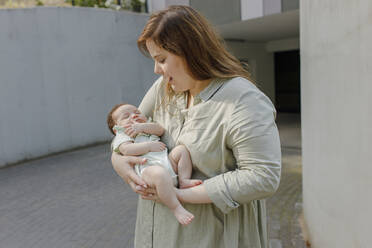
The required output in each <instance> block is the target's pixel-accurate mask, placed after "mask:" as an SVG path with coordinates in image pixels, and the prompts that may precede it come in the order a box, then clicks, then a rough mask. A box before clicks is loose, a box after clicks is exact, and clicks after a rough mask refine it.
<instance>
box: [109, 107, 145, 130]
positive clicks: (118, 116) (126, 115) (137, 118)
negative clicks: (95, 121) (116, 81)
mask: <svg viewBox="0 0 372 248" xmlns="http://www.w3.org/2000/svg"><path fill="white" fill-rule="evenodd" d="M146 121H147V118H146V116H144V115H143V114H142V113H141V112H140V111H139V110H138V109H137V107H135V106H133V105H130V104H126V103H120V104H116V105H115V106H114V107H113V108H112V109H111V111H110V113H109V114H108V115H107V125H108V128H109V129H110V131H111V133H112V134H114V135H115V133H114V130H113V128H114V126H115V125H119V126H124V125H125V124H130V123H138V122H139V123H144V122H146Z"/></svg>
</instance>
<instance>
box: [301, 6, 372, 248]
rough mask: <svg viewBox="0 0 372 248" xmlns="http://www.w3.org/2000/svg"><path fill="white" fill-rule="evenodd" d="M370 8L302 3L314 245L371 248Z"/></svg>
mask: <svg viewBox="0 0 372 248" xmlns="http://www.w3.org/2000/svg"><path fill="white" fill-rule="evenodd" d="M371 13H372V2H371V1H370V0H354V1H349V0H312V1H302V2H301V10H300V16H301V37H300V40H301V70H302V77H301V92H302V140H303V142H302V149H303V193H304V194H303V200H304V211H305V218H306V221H307V223H308V226H309V230H310V236H311V242H312V244H313V245H312V247H314V248H318V247H327V248H343V247H345V248H354V247H355V248H362V247H363V248H367V247H371V244H372V235H371V226H370V225H371V220H372V212H371V209H372V197H371V196H372V180H371V178H372V166H371V160H372V159H371V158H372V157H371V151H372V124H371V123H372V71H371V68H372V53H371V51H372V15H371Z"/></svg>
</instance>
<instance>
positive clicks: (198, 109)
mask: <svg viewBox="0 0 372 248" xmlns="http://www.w3.org/2000/svg"><path fill="white" fill-rule="evenodd" d="M137 43H138V47H139V49H140V50H141V52H143V53H144V54H145V55H147V56H151V57H152V58H153V60H154V62H155V68H154V71H155V73H156V74H159V75H161V77H160V78H159V79H158V80H157V81H156V82H155V83H154V84H153V86H152V87H151V88H150V90H149V91H148V92H147V94H146V95H145V97H144V98H143V100H142V103H141V105H140V107H139V109H140V110H141V112H142V113H143V114H145V115H146V116H149V117H152V119H153V121H154V122H157V123H159V124H160V125H161V126H163V127H164V129H165V130H166V131H165V133H164V134H163V136H162V137H161V140H162V141H163V142H164V143H165V144H166V145H167V147H168V149H169V150H172V148H174V147H175V146H177V145H180V144H182V145H184V146H186V147H187V149H188V150H189V152H190V155H191V159H192V163H193V174H192V178H194V179H201V180H203V183H202V184H201V185H198V186H195V187H191V188H187V189H176V192H177V197H178V199H179V200H180V202H181V203H182V205H183V206H184V207H185V209H187V210H188V211H190V212H191V213H192V214H193V215H194V216H195V218H194V219H193V221H192V222H191V223H190V224H189V225H187V226H182V225H180V224H179V223H178V221H177V220H176V219H175V218H174V217H173V214H172V212H171V211H170V210H169V209H168V208H167V207H166V206H165V205H163V204H162V203H161V202H159V199H158V198H157V194H156V189H152V188H145V187H143V186H144V185H145V183H144V181H143V180H142V179H141V178H140V177H139V176H138V175H137V174H136V173H135V172H134V169H133V166H134V165H135V164H136V163H143V161H141V159H140V158H138V157H130V156H121V155H119V154H117V153H113V154H112V163H113V167H114V169H115V171H116V172H117V173H118V174H119V175H120V176H121V177H122V178H123V179H124V180H125V181H126V182H127V183H128V184H129V185H130V186H131V188H132V189H133V190H134V191H135V192H136V193H138V194H140V195H141V196H142V197H141V198H140V199H139V202H138V209H137V222H136V231H135V247H137V248H142V247H153V248H160V247H161V248H164V247H165V248H176V247H177V248H184V247H200V248H209V247H211V248H222V247H223V248H238V247H252V248H253V247H255V248H258V247H262V248H267V247H268V237H267V222H266V207H265V200H264V199H265V198H267V197H269V196H271V195H272V194H273V193H274V192H275V191H276V189H277V188H278V186H279V181H280V171H281V152H280V141H279V135H278V130H277V127H276V124H275V109H274V107H273V105H272V103H271V101H270V100H269V98H268V97H266V96H265V95H264V94H263V93H262V92H261V91H260V90H259V89H258V88H257V87H256V86H255V85H254V84H253V83H252V81H251V80H250V75H249V73H248V72H247V71H245V70H244V69H243V67H242V66H241V64H240V63H239V61H238V60H237V59H236V58H235V57H234V56H233V55H231V54H230V53H229V52H227V50H226V49H225V47H224V45H223V43H222V41H221V38H220V37H219V36H218V35H217V34H216V32H215V31H214V30H213V28H212V27H211V25H210V24H209V23H208V22H207V21H206V19H205V18H204V17H202V16H201V15H200V14H199V13H198V12H196V11H195V10H193V9H192V8H190V7H187V6H171V7H169V8H167V9H165V10H163V11H160V12H156V13H154V14H152V15H151V17H150V19H149V20H148V22H147V24H146V26H145V28H144V30H143V32H142V34H141V35H140V37H139V38H138V41H137Z"/></svg>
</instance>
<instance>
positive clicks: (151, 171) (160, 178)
mask: <svg viewBox="0 0 372 248" xmlns="http://www.w3.org/2000/svg"><path fill="white" fill-rule="evenodd" d="M142 179H143V180H144V181H145V182H146V183H147V184H148V185H149V186H150V187H155V189H156V192H157V194H158V196H159V198H160V200H161V201H162V202H163V203H164V204H165V205H166V206H167V207H168V208H169V209H170V210H172V212H173V214H174V215H175V216H176V218H177V220H178V222H180V223H181V224H182V225H187V224H189V223H190V222H191V221H192V219H193V218H194V215H192V214H191V213H190V212H188V211H187V210H186V209H184V208H183V207H182V205H181V203H180V202H179V201H178V199H177V196H176V192H175V191H174V189H173V181H172V177H171V175H170V174H169V172H168V171H166V169H164V168H163V167H161V166H157V165H153V166H149V167H147V168H145V169H144V170H143V172H142Z"/></svg>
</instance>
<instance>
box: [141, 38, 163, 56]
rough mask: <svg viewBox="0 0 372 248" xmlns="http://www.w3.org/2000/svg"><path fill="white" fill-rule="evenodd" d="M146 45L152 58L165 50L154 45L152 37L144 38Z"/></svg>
mask: <svg viewBox="0 0 372 248" xmlns="http://www.w3.org/2000/svg"><path fill="white" fill-rule="evenodd" d="M146 47H147V50H148V51H149V53H150V55H151V57H153V58H154V59H155V58H156V57H157V56H159V55H162V54H164V53H165V52H166V51H165V50H164V49H163V48H161V47H159V46H158V45H156V43H155V42H154V41H153V40H152V39H148V40H146Z"/></svg>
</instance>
